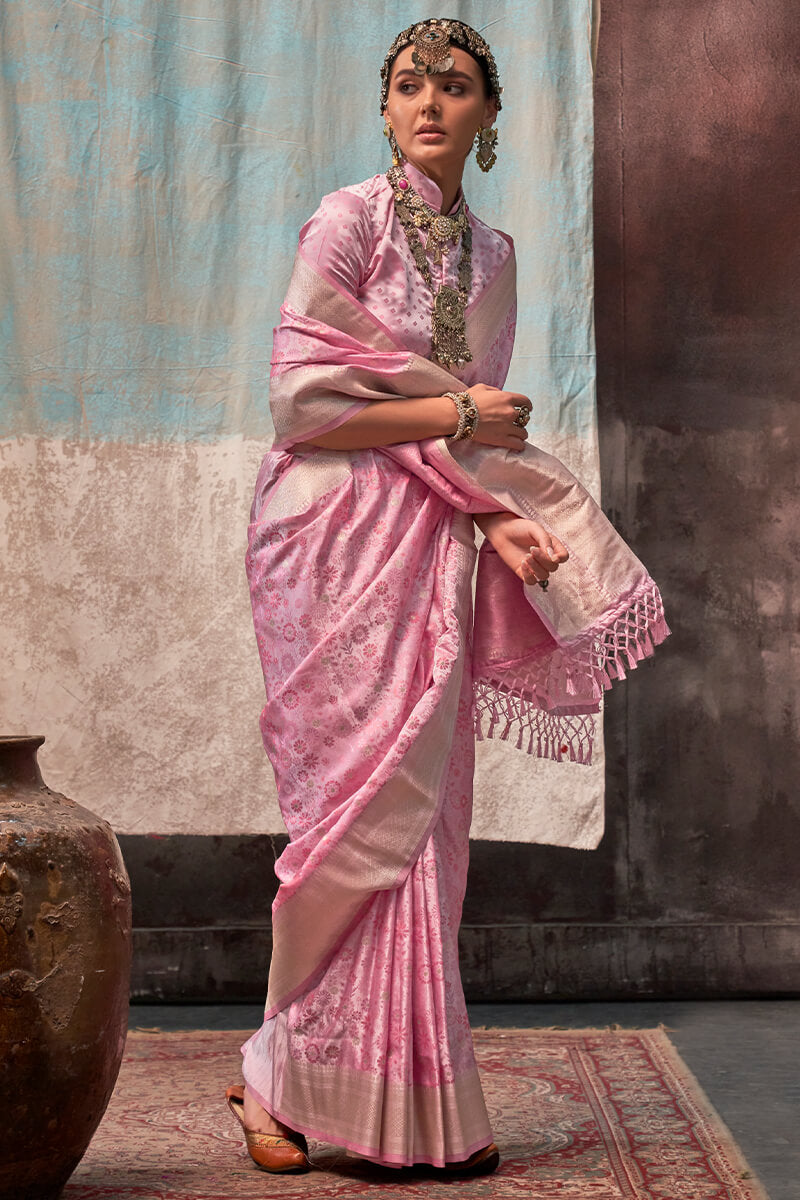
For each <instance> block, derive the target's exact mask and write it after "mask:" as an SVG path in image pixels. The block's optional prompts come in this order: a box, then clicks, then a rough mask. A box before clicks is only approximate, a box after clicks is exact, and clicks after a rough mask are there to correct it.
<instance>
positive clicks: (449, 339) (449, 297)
mask: <svg viewBox="0 0 800 1200" xmlns="http://www.w3.org/2000/svg"><path fill="white" fill-rule="evenodd" d="M432 324H433V339H432V340H433V354H434V357H435V358H436V359H438V361H439V362H440V363H441V364H442V366H443V367H451V366H452V367H460V366H461V365H462V364H463V363H468V362H472V353H471V352H470V348H469V345H468V344H467V324H466V320H465V318H464V302H463V301H462V299H461V296H460V295H459V293H458V291H457V290H456V288H454V287H450V286H449V285H448V284H445V285H444V286H443V287H441V288H440V289H439V291H438V292H437V293H436V297H435V299H434V302H433V322H432Z"/></svg>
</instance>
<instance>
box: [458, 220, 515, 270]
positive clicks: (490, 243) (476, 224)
mask: <svg viewBox="0 0 800 1200" xmlns="http://www.w3.org/2000/svg"><path fill="white" fill-rule="evenodd" d="M469 223H470V225H471V226H472V239H473V243H474V241H475V238H476V237H478V238H480V240H481V242H482V243H483V244H484V245H485V246H486V247H487V249H491V250H493V251H494V253H495V254H496V255H497V256H498V257H499V258H501V259H502V258H508V257H509V255H511V256H513V254H514V239H513V238H512V236H511V234H510V233H505V232H504V231H503V230H502V229H495V228H494V227H493V226H492V225H487V224H486V222H485V221H482V220H481V218H480V217H479V216H477V215H476V213H474V212H473V210H472V209H471V208H469Z"/></svg>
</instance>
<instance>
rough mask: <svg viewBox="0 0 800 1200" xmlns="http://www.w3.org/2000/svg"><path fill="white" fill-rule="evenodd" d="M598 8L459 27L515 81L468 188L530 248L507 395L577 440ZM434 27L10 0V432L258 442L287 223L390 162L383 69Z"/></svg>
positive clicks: (293, 228)
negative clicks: (525, 400) (489, 154)
mask: <svg viewBox="0 0 800 1200" xmlns="http://www.w3.org/2000/svg"><path fill="white" fill-rule="evenodd" d="M590 9H591V4H590V0H570V2H567V0H507V2H505V3H477V2H473V3H458V4H456V5H455V6H453V5H450V6H449V8H448V10H447V11H448V14H450V15H457V16H459V17H461V18H462V19H464V20H466V21H468V22H469V23H471V24H473V25H475V26H477V27H479V28H481V29H483V30H485V33H486V36H487V37H488V38H489V39H490V40H491V43H492V45H493V47H494V49H495V53H496V57H497V59H498V62H499V64H500V70H501V78H502V81H503V83H504V86H505V96H504V109H503V111H502V113H501V114H500V119H499V129H500V154H499V162H498V165H497V166H496V168H495V170H494V171H493V172H492V173H491V174H490V175H489V176H483V175H481V174H480V172H479V171H478V170H477V168H476V167H475V165H474V164H472V163H471V164H470V166H469V167H468V170H467V179H466V190H467V195H468V198H469V200H470V202H471V204H472V206H473V207H474V208H475V210H476V211H477V212H479V213H480V214H481V215H482V216H483V217H484V218H485V219H487V220H488V221H489V222H490V223H491V224H495V225H498V226H500V227H502V228H504V229H506V230H507V231H508V232H510V233H511V234H512V236H513V237H514V238H515V240H516V243H517V249H518V254H519V262H520V306H521V307H520V323H519V336H518V344H517V353H516V356H515V362H514V370H513V377H514V381H515V385H516V386H518V387H519V388H520V389H521V390H523V391H525V392H530V394H531V395H532V396H533V397H534V399H535V414H536V418H537V421H538V423H539V426H540V427H541V428H542V429H543V430H546V431H551V430H552V429H553V428H554V426H557V425H560V426H561V427H562V428H563V427H565V424H566V426H568V427H569V428H570V430H571V431H572V432H574V433H576V434H577V435H578V436H581V437H591V436H592V434H591V430H592V424H593V410H592V405H591V403H590V402H589V400H588V394H587V393H588V391H589V389H590V386H591V380H592V377H593V364H592V358H591V354H592V339H591V311H590V298H591V290H590V287H588V286H587V283H588V281H589V279H590V270H591V264H590V249H591V243H590V237H589V225H588V219H589V209H588V202H587V201H588V196H589V192H590V179H591V154H590V147H591V139H592V124H591V122H592V111H591V64H590V61H589V54H588V40H587V23H588V21H589V18H590ZM453 10H454V11H453ZM428 15H430V8H429V5H428V4H427V3H426V4H417V3H412V4H399V5H398V4H396V3H386V4H381V3H375V2H374V0H372V2H370V3H365V4H358V5H349V4H345V3H342V2H340V0H316V2H314V3H310V2H309V0H300V2H297V0H271V2H261V3H258V2H253V0H238V2H231V0H229V2H228V3H221V2H220V0H213V2H210V0H209V2H206V3H203V2H197V3H190V2H186V0H183V2H172V3H169V4H165V3H163V2H162V0H106V2H105V3H95V4H90V3H85V2H79V0H66V2H57V3H41V2H40V0H5V3H4V5H3V7H2V23H3V25H2V29H3V47H4V48H3V60H2V85H1V86H2V105H3V114H4V120H3V134H2V136H3V140H4V145H3V154H2V158H3V161H4V164H5V165H4V168H3V169H4V173H5V185H4V188H3V199H2V205H3V217H4V222H3V224H4V229H5V246H4V256H3V264H2V278H3V283H4V287H3V313H2V339H3V349H2V360H1V361H2V364H3V374H4V378H3V387H2V412H1V420H2V431H3V432H4V433H5V434H39V433H46V434H49V435H58V436H63V437H83V438H92V439H96V438H103V439H113V440H115V439H120V438H123V439H130V440H133V441H152V440H160V439H166V440H175V439H190V440H197V439H207V440H215V439H218V438H221V437H225V436H229V435H231V434H243V435H245V436H248V437H263V436H264V434H265V432H266V431H267V430H268V429H269V416H268V407H267V398H268V390H267V374H268V362H269V356H270V341H271V330H272V326H273V324H274V323H275V320H276V314H277V310H278V306H279V304H280V301H281V298H282V294H283V291H284V287H285V284H286V281H287V279H288V276H289V272H290V268H291V263H292V257H293V253H294V247H295V242H296V235H297V230H298V228H299V226H300V225H301V224H302V222H303V221H304V220H305V219H306V218H307V217H308V216H309V215H310V213H311V212H312V211H313V210H314V208H315V207H316V205H317V203H318V200H319V197H320V196H321V195H322V194H323V193H324V192H327V191H331V190H333V189H335V188H337V187H341V186H343V185H344V184H347V183H352V182H355V181H356V180H359V179H362V178H366V177H367V176H369V175H372V174H374V173H375V172H376V171H378V170H381V169H382V168H384V167H385V165H387V147H386V143H385V140H384V139H383V138H382V121H381V118H380V114H379V111H378V85H379V80H378V68H379V65H380V63H381V61H382V59H383V55H384V53H385V50H386V46H387V45H388V43H389V41H390V40H391V38H392V36H393V35H394V33H395V32H396V31H397V30H398V28H401V27H402V26H403V25H404V24H406V23H410V22H411V21H413V20H416V19H418V18H421V17H423V16H428ZM551 356H552V357H551ZM548 360H550V361H548Z"/></svg>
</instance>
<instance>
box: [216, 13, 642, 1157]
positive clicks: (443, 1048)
mask: <svg viewBox="0 0 800 1200" xmlns="http://www.w3.org/2000/svg"><path fill="white" fill-rule="evenodd" d="M500 107H501V88H500V85H499V80H498V76H497V69H496V66H495V62H494V58H493V57H492V54H491V51H490V49H489V47H488V46H487V45H486V43H485V42H484V40H483V39H482V38H481V37H480V35H479V34H477V33H476V32H475V31H474V30H472V29H471V28H470V27H469V26H466V25H463V24H462V23H460V22H457V21H445V20H430V21H426V22H422V23H420V24H418V25H416V26H412V27H410V28H409V29H407V30H404V31H403V33H401V34H400V35H399V36H398V37H397V38H396V39H395V41H394V43H393V44H392V46H391V48H390V50H389V53H388V54H387V56H386V60H385V62H384V66H383V69H382V95H381V110H382V112H383V115H384V120H385V124H386V132H387V134H388V136H389V140H390V143H391V145H392V149H393V158H394V165H393V167H392V168H391V169H390V170H389V171H388V172H387V174H386V175H385V176H384V175H378V176H375V177H374V178H372V179H369V180H367V181H365V182H364V183H362V184H357V185H355V186H353V187H348V188H344V189H342V190H341V191H339V192H335V193H333V194H332V195H330V196H327V197H325V198H324V200H323V202H322V204H321V206H320V208H319V210H318V211H317V213H316V214H315V215H314V217H312V218H311V220H310V221H309V222H308V223H307V224H306V225H305V226H304V227H303V229H302V230H301V233H300V248H299V251H298V257H297V260H296V264H295V272H294V275H293V278H292V282H291V284H290V288H289V293H288V295H287V299H286V302H285V304H284V306H283V308H282V310H281V313H282V319H281V324H280V327H279V328H278V329H277V330H276V334H275V346H274V354H273V371H272V382H271V391H270V403H271V407H272V410H273V415H274V420H275V428H276V435H277V436H276V442H275V446H274V448H273V450H272V451H271V452H270V453H269V454H267V456H266V458H265V460H264V463H263V465H262V468H261V472H260V474H259V479H258V482H257V486H256V496H255V500H254V503H253V513H252V524H251V527H250V536H249V549H248V556H247V565H248V578H249V581H250V588H251V595H252V601H253V613H254V620H255V628H256V635H257V641H258V645H259V651H260V654H261V661H262V666H263V669H264V677H265V683H266V688H267V704H266V707H265V708H264V711H263V713H262V722H261V725H262V733H263V737H264V743H265V746H266V749H267V753H268V755H269V757H270V760H271V762H272V764H273V767H274V769H275V776H276V781H277V786H278V795H279V800H280V804H281V811H282V813H283V815H284V818H285V820H286V824H287V828H288V830H289V834H290V839H291V840H290V844H289V845H288V846H287V848H286V850H285V851H284V853H283V855H282V856H281V858H280V859H279V861H278V864H277V867H276V870H277V874H278V877H279V880H280V888H279V891H278V895H277V898H276V900H275V904H274V906H273V956H272V963H271V967H270V978H269V990H268V996H267V1004H266V1011H265V1020H264V1024H263V1026H262V1027H261V1029H260V1030H258V1031H257V1032H256V1033H255V1034H254V1035H253V1036H252V1037H251V1038H250V1039H249V1040H248V1041H247V1043H246V1044H245V1046H244V1047H243V1054H244V1063H243V1071H244V1078H245V1087H244V1088H242V1087H232V1088H229V1089H228V1093H227V1095H228V1103H229V1105H230V1106H231V1108H232V1110H233V1111H234V1113H235V1114H236V1116H237V1117H238V1118H239V1120H240V1121H241V1122H242V1123H243V1125H244V1127H245V1128H246V1130H247V1131H248V1132H247V1140H248V1146H249V1148H250V1152H251V1155H252V1156H253V1158H254V1160H255V1161H256V1162H257V1163H258V1165H260V1166H262V1167H263V1168H264V1169H266V1170H269V1171H276V1172H277V1171H288V1170H291V1171H300V1170H305V1169H307V1167H308V1165H309V1164H308V1158H307V1147H306V1143H305V1138H304V1136H303V1135H304V1134H307V1135H310V1136H314V1137H317V1138H320V1139H321V1140H324V1141H327V1142H331V1143H334V1144H337V1145H340V1146H344V1147H347V1148H348V1149H349V1150H351V1151H353V1152H354V1153H356V1154H359V1155H362V1156H365V1157H367V1158H370V1159H372V1160H374V1161H376V1162H379V1163H382V1164H384V1165H387V1166H405V1165H410V1164H414V1163H425V1164H429V1165H431V1166H433V1167H436V1168H440V1169H442V1170H446V1171H449V1172H451V1173H459V1172H463V1173H477V1172H487V1171H491V1170H494V1169H495V1167H496V1166H497V1163H498V1161H499V1154H498V1150H497V1147H496V1146H495V1145H494V1143H493V1141H492V1133H491V1129H490V1127H489V1122H488V1118H487V1114H486V1108H485V1104H484V1101H483V1095H482V1092H481V1087H480V1082H479V1080H478V1075H477V1070H476V1066H475V1060H474V1055H473V1048H472V1041H471V1036H470V1030H469V1023H468V1019H467V1014H466V1008H465V1004H464V997H463V993H462V989H461V983H460V978H459V968H458V946H457V933H458V925H459V920H460V914H461V904H462V898H463V894H464V885H465V880H466V869H467V853H468V835H469V822H470V811H471V802H472V771H473V742H474V735H475V729H476V721H477V724H478V727H480V723H481V720H483V722H484V724H487V723H488V727H489V728H488V732H489V733H491V732H492V729H493V727H494V726H495V725H496V724H497V723H498V722H500V732H501V734H502V736H503V737H504V738H507V737H508V734H509V732H511V731H513V732H515V733H516V737H515V738H512V739H511V741H512V743H516V745H517V746H520V747H523V748H527V749H528V750H529V751H536V752H538V753H539V754H547V755H549V756H551V757H555V758H562V757H564V756H568V757H571V758H572V759H574V760H575V759H577V760H579V761H587V760H588V757H589V753H590V746H591V713H592V712H593V711H596V710H597V706H598V701H599V698H600V696H601V694H602V690H603V688H604V687H607V686H608V685H609V683H610V679H611V677H613V676H618V675H621V674H623V673H624V671H623V667H622V659H623V657H624V658H625V660H626V661H627V662H628V663H630V664H633V665H635V662H636V660H637V659H639V658H641V657H643V656H644V655H646V654H647V653H650V652H651V651H652V642H653V641H656V642H657V641H659V640H661V638H662V637H663V636H665V634H666V626H665V624H664V621H663V611H662V609H661V604H660V597H659V596H658V590H657V588H656V587H655V585H654V584H653V581H652V580H651V579H650V578H649V576H648V575H647V573H646V572H645V571H644V568H643V567H642V566H641V564H640V563H639V562H638V560H636V559H635V558H634V556H633V555H632V554H631V552H630V551H629V550H628V549H627V547H625V546H624V544H623V543H622V542H621V540H620V539H619V538H618V536H617V535H616V534H615V533H614V531H613V530H612V529H611V527H610V526H609V525H608V523H607V522H606V520H605V518H604V517H603V515H602V513H601V512H600V510H599V509H598V508H597V506H596V505H595V504H594V503H593V502H592V500H591V499H590V498H589V497H588V495H587V494H586V492H585V491H584V490H583V489H582V488H581V487H580V485H579V484H578V483H577V481H576V480H574V478H573V477H572V476H571V475H570V474H569V472H567V471H566V469H565V468H564V467H563V466H562V465H561V464H560V463H558V462H557V460H555V459H552V458H550V457H549V456H547V455H544V454H542V453H541V452H540V451H538V450H536V449H535V448H533V447H530V446H526V433H525V424H526V422H527V420H528V416H529V413H530V401H529V400H528V398H527V397H525V396H521V395H517V394H515V393H511V392H506V391H503V390H502V385H503V381H504V379H505V375H506V372H507V368H508V363H509V359H510V356H511V349H512V343H513V332H514V315H515V282H514V256H513V246H512V243H511V240H510V239H509V238H508V237H506V236H505V235H504V234H502V233H499V232H497V231H495V230H493V229H491V228H489V227H488V226H486V225H484V224H483V223H482V222H481V221H479V220H478V219H477V218H476V217H475V216H474V214H473V213H471V212H470V211H469V210H467V208H466V205H465V202H464V197H463V193H462V191H461V176H462V171H463V168H464V163H465V160H466V157H467V155H468V153H469V151H470V149H471V147H472V145H473V143H476V145H477V157H478V162H479V165H481V166H482V167H483V169H489V168H490V167H491V165H492V163H493V162H494V158H495V154H494V150H495V144H496V139H497V135H496V132H495V131H494V129H493V128H492V127H493V124H494V121H495V118H496V116H497V113H498V110H499V109H500ZM473 522H474V523H475V524H477V525H478V526H479V528H480V529H481V530H482V532H483V533H484V535H485V538H486V542H485V543H484V547H483V549H482V551H481V556H480V557H481V563H480V567H479V572H478V582H477V609H476V618H475V623H474V632H475V638H474V645H473V619H472V611H471V577H472V572H473V567H474V563H475V546H474V537H473ZM555 529H557V530H558V534H559V536H556V533H555ZM567 547H569V549H568V548H567ZM559 568H560V569H561V574H560V575H559V576H558V577H556V576H555V572H556V571H558V570H559ZM562 575H563V578H564V587H563V588H560V584H559V582H558V581H559V580H560V579H561V578H562ZM551 579H552V580H553V582H552V584H550V589H549V591H545V589H547V588H548V584H549V582H550V580H551ZM537 584H538V585H539V586H536V585H537ZM559 589H560V590H559Z"/></svg>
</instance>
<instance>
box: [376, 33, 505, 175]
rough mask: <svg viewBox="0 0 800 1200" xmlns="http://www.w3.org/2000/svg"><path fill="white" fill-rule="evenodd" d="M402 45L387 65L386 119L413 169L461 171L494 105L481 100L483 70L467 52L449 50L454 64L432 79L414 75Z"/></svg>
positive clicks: (408, 51)
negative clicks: (477, 134) (480, 128)
mask: <svg viewBox="0 0 800 1200" xmlns="http://www.w3.org/2000/svg"><path fill="white" fill-rule="evenodd" d="M413 49H414V48H413V46H406V47H405V48H404V49H403V50H401V51H400V53H399V54H398V56H397V58H396V59H395V60H394V62H393V63H392V69H391V73H390V75H389V92H388V99H387V103H386V116H387V117H388V118H389V120H390V121H391V123H392V125H393V126H394V132H395V137H396V138H397V142H398V145H399V146H400V149H401V151H402V152H403V157H404V158H407V159H408V160H409V161H410V162H411V163H413V164H414V166H416V167H419V168H420V170H422V171H423V172H424V173H425V174H430V173H431V171H433V173H434V174H438V173H439V172H441V171H442V170H447V169H448V168H450V169H453V170H458V171H459V172H460V171H461V170H462V169H463V166H464V160H465V159H466V157H467V155H468V154H469V152H470V148H471V146H472V144H473V142H474V140H475V134H476V133H477V132H478V129H479V127H481V126H489V125H491V124H492V123H493V121H494V119H495V117H496V116H497V105H496V104H495V102H494V100H493V99H491V98H487V95H486V85H485V83H484V78H483V72H482V71H481V68H480V67H479V66H478V64H477V63H476V61H475V59H474V58H473V57H472V55H471V54H467V52H466V50H461V49H460V48H459V47H458V46H453V47H452V49H451V51H450V53H451V55H452V57H453V59H454V60H455V61H454V64H453V66H452V68H451V69H450V70H449V71H445V72H443V73H442V74H436V75H427V74H425V75H417V74H416V73H415V71H414V63H413V61H412V58H411V55H412V53H413Z"/></svg>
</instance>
